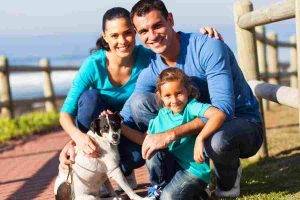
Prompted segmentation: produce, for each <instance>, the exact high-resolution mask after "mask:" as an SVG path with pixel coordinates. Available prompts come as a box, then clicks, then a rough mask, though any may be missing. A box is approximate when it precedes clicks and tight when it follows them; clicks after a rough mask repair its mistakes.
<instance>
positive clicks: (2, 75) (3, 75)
mask: <svg viewBox="0 0 300 200" xmlns="http://www.w3.org/2000/svg"><path fill="white" fill-rule="evenodd" d="M0 69H1V71H0V87H1V88H0V92H1V98H0V99H1V102H2V103H4V107H2V108H1V115H2V116H3V117H8V118H13V117H14V110H13V104H12V96H11V90H10V84H9V71H8V59H7V57H5V56H0Z"/></svg>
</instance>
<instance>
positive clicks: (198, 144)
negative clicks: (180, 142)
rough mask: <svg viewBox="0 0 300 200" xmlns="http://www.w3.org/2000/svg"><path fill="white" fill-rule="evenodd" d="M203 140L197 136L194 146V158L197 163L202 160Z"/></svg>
mask: <svg viewBox="0 0 300 200" xmlns="http://www.w3.org/2000/svg"><path fill="white" fill-rule="evenodd" d="M203 149H204V141H203V139H202V138H201V137H200V136H197V138H196V141H195V146H194V160H195V161H196V162H198V163H200V162H204V160H205V159H204V156H203Z"/></svg>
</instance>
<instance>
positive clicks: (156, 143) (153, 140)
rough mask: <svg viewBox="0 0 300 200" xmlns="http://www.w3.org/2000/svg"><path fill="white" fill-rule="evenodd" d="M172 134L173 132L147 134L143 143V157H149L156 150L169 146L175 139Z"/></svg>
mask: <svg viewBox="0 0 300 200" xmlns="http://www.w3.org/2000/svg"><path fill="white" fill-rule="evenodd" d="M172 135H173V134H172V132H166V133H160V134H155V135H147V136H146V137H145V140H144V142H143V145H142V156H143V158H144V159H149V158H151V156H152V155H153V153H154V152H155V151H156V150H159V149H165V148H167V147H168V145H169V144H170V143H171V142H172V141H174V136H172Z"/></svg>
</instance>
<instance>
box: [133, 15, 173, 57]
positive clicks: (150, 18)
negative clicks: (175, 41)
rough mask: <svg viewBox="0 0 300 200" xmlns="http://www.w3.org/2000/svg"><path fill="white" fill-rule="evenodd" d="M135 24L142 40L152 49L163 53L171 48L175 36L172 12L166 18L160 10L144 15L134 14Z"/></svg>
mask: <svg viewBox="0 0 300 200" xmlns="http://www.w3.org/2000/svg"><path fill="white" fill-rule="evenodd" d="M133 24H134V26H135V28H136V31H137V33H138V34H139V36H140V39H141V40H142V42H143V43H144V44H145V45H146V46H147V47H149V48H150V49H151V50H152V51H154V52H155V53H158V54H163V53H164V52H165V51H166V50H169V49H168V47H170V44H171V42H172V38H173V37H175V36H174V31H173V17H172V14H169V15H168V18H167V19H165V18H164V17H163V16H162V15H161V13H160V11H158V10H152V11H150V12H149V13H148V14H146V15H144V16H137V15H134V17H133Z"/></svg>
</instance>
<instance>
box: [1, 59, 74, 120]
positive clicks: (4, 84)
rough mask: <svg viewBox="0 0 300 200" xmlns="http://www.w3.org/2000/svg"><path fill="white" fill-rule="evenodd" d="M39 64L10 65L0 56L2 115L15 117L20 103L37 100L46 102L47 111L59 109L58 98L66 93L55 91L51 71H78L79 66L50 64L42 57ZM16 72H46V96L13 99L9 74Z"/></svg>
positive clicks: (61, 97) (30, 102) (24, 103)
mask: <svg viewBox="0 0 300 200" xmlns="http://www.w3.org/2000/svg"><path fill="white" fill-rule="evenodd" d="M38 66H39V67H37V66H20V65H19V66H9V62H8V59H7V58H6V57H5V56H0V87H1V88H0V91H1V93H0V108H1V116H3V117H9V118H12V117H14V108H15V107H16V106H18V105H27V104H28V105H31V104H32V103H35V102H45V109H46V111H54V110H57V106H56V100H60V99H64V98H65V95H62V96H58V95H55V93H54V88H53V82H52V78H51V72H53V71H76V70H78V67H70V66H60V67H54V66H50V62H49V60H48V59H41V60H40V61H39V63H38ZM15 72H42V73H43V74H44V85H43V86H44V97H39V98H33V99H17V100H13V99H12V95H11V87H10V80H9V75H10V74H11V73H15Z"/></svg>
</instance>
